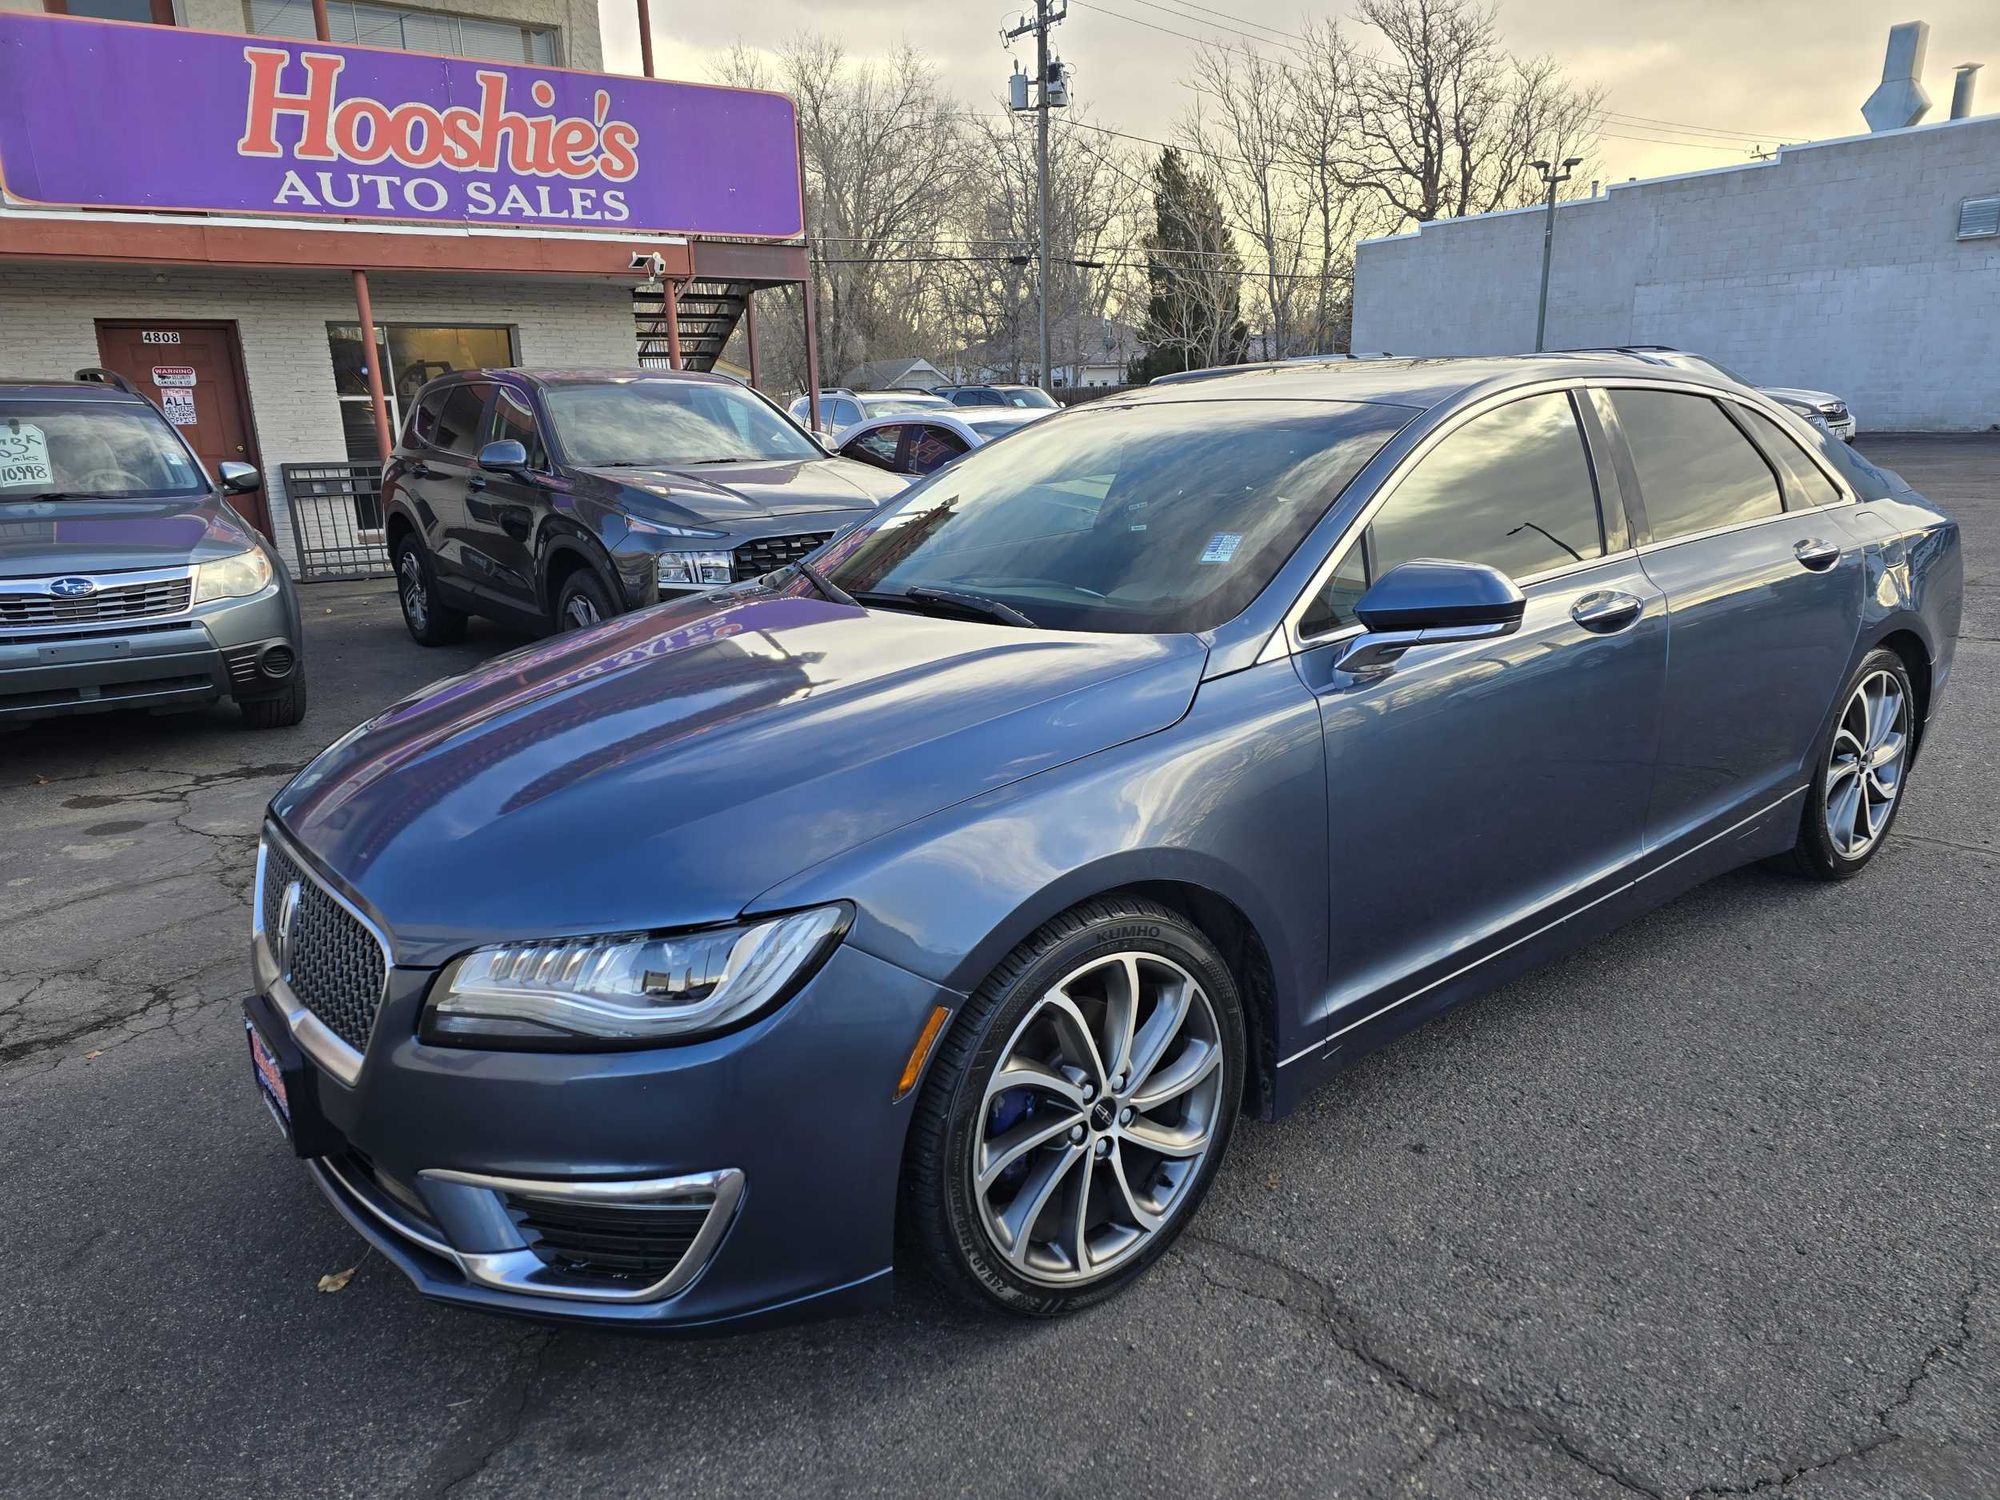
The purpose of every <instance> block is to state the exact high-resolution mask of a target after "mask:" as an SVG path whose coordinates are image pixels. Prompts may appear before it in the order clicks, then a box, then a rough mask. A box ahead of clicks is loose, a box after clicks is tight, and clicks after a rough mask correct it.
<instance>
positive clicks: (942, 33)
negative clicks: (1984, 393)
mask: <svg viewBox="0 0 2000 1500" xmlns="http://www.w3.org/2000/svg"><path fill="white" fill-rule="evenodd" d="M602 5H603V14H604V34H605V49H606V66H607V67H609V68H610V69H612V70H613V71H631V72H637V71H638V66H639V63H638V58H639V44H638V25H637V21H636V19H635V14H634V9H633V5H632V3H631V0H602ZM652 8H653V25H654V35H655V47H656V63H657V66H658V69H659V71H660V73H661V75H662V76H665V77H681V78H696V79H701V78H707V77H709V76H710V75H711V73H712V71H713V67H714V63H715V60H716V59H717V57H719V56H720V55H721V53H723V52H724V51H726V50H727V49H728V48H729V46H730V45H731V44H732V43H735V42H738V41H741V42H742V43H743V44H745V45H746V46H749V47H753V48H766V47H774V46H777V45H779V44H781V43H782V42H783V41H784V40H785V39H786V38H787V37H788V36H790V35H792V34H793V33H795V32H797V31H799V30H801V29H806V28H816V29H818V30H821V31H825V32H828V33H831V34H833V35H836V36H838V37H840V38H841V39H842V40H844V41H845V43H846V44H847V46H848V48H849V50H850V51H851V52H853V53H854V54H855V55H856V56H858V57H867V56H870V55H880V54H882V53H885V52H887V51H888V50H889V49H891V48H893V47H894V46H895V45H896V43H897V42H898V41H899V40H901V39H903V38H908V39H909V41H910V42H911V43H913V44H914V45H915V46H916V47H917V48H919V49H920V50H921V51H923V52H924V53H925V54H927V55H928V56H929V57H931V58H932V59H933V60H934V61H935V63H936V65H937V67H938V69H939V71H940V73H941V74H942V76H943V78H944V79H945V81H946V83H947V84H948V85H949V86H950V87H951V88H952V90H953V91H954V92H956V93H957V94H958V95H959V96H960V97H961V98H963V99H965V100H966V101H967V102H968V104H971V105H977V106H980V107H984V106H985V105H987V104H990V103H991V101H992V100H993V99H994V98H995V97H996V96H997V95H998V94H999V93H1000V92H1001V91H1002V90H1003V89H1004V87H1005V84H1006V78H1007V74H1008V72H1009V71H1010V70H1011V68H1012V62H1011V60H1010V58H1009V56H1008V54H1007V52H1006V51H1005V49H1004V48H1003V47H1002V45H1001V42H1000V40H999V33H1000V31H1001V29H1002V27H1003V26H1005V25H1006V24H1008V23H1009V22H1011V21H1012V20H1013V19H1014V18H1015V17H1016V16H1018V15H1019V14H1020V5H1019V3H1018V0H1017V3H1016V4H1015V5H1013V6H1011V7H1010V6H1008V5H1006V4H1004V3H1000V0H990V3H989V0H701V3H695V0H652ZM1350 8H1351V6H1350V5H1344V4H1302V3H1300V0H1204V3H1201V4H1197V3H1195V0H1103V3H1102V4H1099V3H1096V0H1089V3H1086V0H1070V11H1069V19H1068V20H1067V21H1065V22H1064V23H1063V24H1062V25H1061V26H1060V27H1058V28H1057V29H1056V31H1055V33H1054V35H1055V38H1056V44H1057V51H1058V53H1059V54H1060V55H1061V56H1062V57H1063V58H1064V59H1065V60H1066V61H1067V62H1068V63H1069V65H1070V68H1071V71H1072V76H1073V77H1074V79H1075V86H1074V87H1075V93H1076V96H1077V97H1078V98H1079V99H1081V100H1084V101H1086V102H1087V103H1088V104H1089V106H1090V111H1091V116H1092V118H1093V119H1094V120H1096V121H1097V122H1098V123H1099V124H1103V125H1110V126H1114V127H1116V128H1118V129H1121V130H1127V131H1131V132H1133V133H1134V134H1138V135H1145V136H1153V137H1161V136H1164V135H1165V134H1166V133H1167V132H1168V131H1170V130H1171V129H1172V127H1173V123H1174V121H1175V119H1176V118H1177V117H1178V115H1179V114H1180V112H1181V111H1182V110H1183V109H1184V108H1185V107H1186V105H1187V103H1188V101H1189V100H1190V99H1191V98H1192V95H1191V94H1190V93H1189V92H1188V90H1187V89H1186V87H1185V86H1184V85H1185V80H1186V79H1187V77H1188V75H1189V54H1190V53H1191V52H1192V51H1193V49H1194V47H1195V45H1196V42H1195V41H1193V40H1190V38H1199V39H1202V40H1209V41H1220V42H1231V43H1245V42H1247V40H1248V39H1247V37H1246V35H1245V33H1247V34H1248V35H1249V36H1254V37H1258V38H1260V39H1262V41H1261V42H1260V43H1250V45H1256V46H1259V49H1260V50H1263V51H1266V52H1267V53H1268V55H1270V56H1272V57H1274V58H1276V59H1278V60H1280V61H1282V60H1283V59H1284V57H1285V55H1286V52H1287V50H1288V49H1289V48H1291V47H1294V46H1296V42H1295V41H1292V40H1290V39H1289V38H1288V37H1287V35H1286V33H1296V32H1297V31H1298V29H1299V24H1300V21H1301V18H1302V17H1306V16H1315V17H1317V16H1329V15H1331V16H1340V15H1343V14H1345V13H1346V12H1347V11H1348V10H1349V9H1350ZM1917 19H1923V20H1928V21H1929V22H1930V23H1931V37H1930V51H1929V57H1928V60H1927V62H1926V65H1925V71H1924V83H1925V86H1926V88H1927V89H1928V90H1929V91H1930V95H1931V101H1932V105H1931V113H1930V115H1929V116H1928V118H1929V119H1932V120H1937V119H1943V118H1944V117H1945V114H1946V113H1947V111H1948V108H1949V106H1950V102H1951V84H1952V69H1953V66H1954V65H1955V64H1957V63H1960V62H1975V61H1983V62H1986V63H1988V64H1989V67H1988V69H1987V71H1986V73H1985V74H1983V75H1982V77H1981V81H1982V83H1983V84H1984V85H1985V87H1984V89H1983V91H1982V95H1983V97H1982V105H1983V108H1982V109H1981V111H1980V112H1981V113H1991V112H1993V111H1995V110H2000V4H1996V3H1995V0H1921V4H1917V3H1914V0H1912V3H1902V4H1895V5H1885V4H1881V3H1877V0H1503V4H1502V11H1501V25H1502V29H1503V32H1504V34H1505V36H1506V38H1507V40H1508V43H1509V44H1510V45H1511V46H1512V47H1513V48H1514V49H1515V50H1517V51H1520V52H1523V53H1542V52H1547V53H1552V54H1553V55H1554V56H1555V57H1556V58H1557V59H1558V60H1560V61H1561V63H1562V64H1563V66H1564V67H1565V68H1566V69H1567V70H1568V71H1569V73H1570V75H1571V76H1572V77H1574V78H1575V79H1577V80H1579V81H1581V82H1590V83H1598V84H1602V85H1603V86H1604V87H1605V89H1606V90H1607V98H1606V103H1605V109H1606V112H1607V113H1606V118H1605V120H1604V121H1603V130H1604V132H1605V133H1604V136H1603V139H1602V142H1601V146H1600V162H1601V167H1602V170H1603V173H1604V176H1605V177H1606V179H1607V180H1613V181H1615V180H1619V179H1623V178H1626V177H1635V176H1636V177H1650V176H1656V175H1659V174H1662V173H1667V172H1685V171H1693V170H1697V169H1699V168H1703V167H1715V166H1726V165H1728V164H1730V163H1732V162H1740V161H1744V160H1746V159H1748V155H1749V152H1750V151H1751V150H1752V149H1753V148H1754V147H1757V146H1763V147H1766V148H1768V147H1770V146H1771V145H1773V144H1775V143H1777V142H1779V141H1797V140H1813V139H1823V138H1825V137H1828V136H1837V135H1848V134H1853V133H1855V132H1857V131H1860V130H1863V129H1865V128H1866V127H1865V126H1864V125H1863V123H1862V120H1861V115H1860V109H1861V102H1862V100H1864V99H1865V98H1867V96H1868V93H1869V91H1870V90H1871V89H1872V88H1874V86H1875V84H1876V82H1877V81H1878V80H1879V78H1880V76H1881V69H1882V52H1883V47H1884V44H1885V42H1886V40H1887V36H1888V30H1889V27H1890V26H1891V25H1893V24H1895V23H1896V22H1899V21H1908V20H1917ZM1361 35H1363V36H1364V38H1365V37H1366V36H1367V35H1369V34H1368V33H1366V32H1363V33H1361ZM1017 46H1018V48H1019V53H1018V55H1019V56H1020V57H1021V59H1022V61H1023V62H1024V63H1026V64H1028V65H1030V66H1032V63H1033V45H1032V42H1031V41H1024V42H1022V43H1019V44H1017Z"/></svg>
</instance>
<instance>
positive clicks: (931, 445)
mask: <svg viewBox="0 0 2000 1500" xmlns="http://www.w3.org/2000/svg"><path fill="white" fill-rule="evenodd" d="M1049 415H1050V412H1049V411H1048V410H1047V409H1044V408H1040V407H1011V406H1007V407H998V406H996V407H976V406H975V407H960V408H956V409H954V408H953V407H952V406H951V405H950V404H949V403H947V404H946V405H945V408H944V410H943V411H930V410H923V411H914V412H899V413H891V414H889V415H886V416H880V417H871V418H869V419H868V420H867V421H866V422H863V423H861V424H860V425H859V426H857V427H853V428H850V429H849V430H848V431H846V432H845V433H842V434H841V438H840V456H841V457H842V458H857V459H859V460H861V462H862V463H864V464H873V465H875V467H876V468H878V469H887V470H888V471H889V472H890V473H892V474H911V475H922V474H928V473H930V472H931V471H932V470H933V469H942V468H943V467H944V466H945V465H946V464H948V463H950V462H951V461H952V460H953V459H955V458H957V457H958V456H959V455H961V454H964V453H969V452H971V451H972V450H973V449H974V448H977V447H980V446H981V445H982V444H985V443H990V442H992V441H993V440H994V439H995V438H1003V437H1005V436H1006V435H1007V434H1008V433H1010V432H1014V431H1016V430H1018V429H1020V428H1022V427H1026V426H1027V425H1028V424H1029V423H1031V422H1039V421H1041V420H1042V419H1043V418H1044V417H1047V416H1049Z"/></svg>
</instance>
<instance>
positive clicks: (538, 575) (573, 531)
mask: <svg viewBox="0 0 2000 1500" xmlns="http://www.w3.org/2000/svg"><path fill="white" fill-rule="evenodd" d="M564 557H577V558H581V559H582V560H583V563H584V565H585V566H586V567H588V568H589V569H590V570H591V571H592V572H593V573H595V574H596V575H597V577H598V581H599V582H601V583H602V584H603V585H604V586H605V587H606V588H608V589H610V590H611V596H612V598H613V599H615V600H617V601H619V602H620V603H621V604H623V605H624V607H625V608H627V609H638V608H641V607H642V606H644V605H648V604H652V603H654V602H655V599H654V592H653V589H652V588H651V587H650V586H642V584H641V583H640V582H639V581H638V580H637V579H635V578H630V577H627V576H626V573H625V571H624V570H622V569H620V568H619V566H618V564H617V562H616V561H615V560H614V559H613V558H612V556H611V554H610V553H609V552H608V551H606V550H605V547H604V544H603V543H602V542H600V541H599V540H598V539H597V538H596V537H594V536H592V535H591V534H590V533H589V532H588V531H586V530H585V529H584V528H583V527H581V526H578V525H574V524H564V523H563V522H562V521H560V520H551V521H550V522H549V523H548V524H547V526H546V527H544V529H543V531H542V535H541V538H540V540H539V542H538V544H537V545H536V548H535V591H536V594H537V596H538V597H539V598H540V600H541V606H542V612H543V613H544V614H547V613H550V612H551V611H553V610H554V608H555V599H554V598H553V597H552V594H553V590H551V589H550V587H549V578H550V575H551V574H552V573H553V572H554V571H555V565H556V563H557V562H558V561H559V560H561V559H562V558H564ZM647 583H650V580H648V581H647Z"/></svg>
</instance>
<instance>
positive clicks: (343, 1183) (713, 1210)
mask: <svg viewBox="0 0 2000 1500" xmlns="http://www.w3.org/2000/svg"><path fill="white" fill-rule="evenodd" d="M307 1165H308V1166H309V1167H311V1169H312V1171H313V1173H314V1175H315V1177H316V1178H317V1179H318V1180H319V1183H320V1188H321V1191H323V1192H326V1193H328V1194H329V1196H335V1195H337V1196H338V1197H340V1198H344V1199H346V1200H347V1201H348V1202H351V1203H353V1204H354V1205H356V1206H357V1207H358V1208H360V1209H361V1211H362V1212H364V1213H366V1214H367V1215H368V1216H369V1217H371V1218H372V1219H374V1220H375V1221H376V1222H377V1223H378V1224H380V1225H381V1226H382V1227H383V1228H385V1229H387V1230H388V1231H390V1232H391V1233H392V1234H395V1235H397V1236H399V1237H400V1238H402V1239H404V1240H407V1241H409V1242H410V1243H411V1244H413V1245H415V1246H417V1247H418V1248H419V1249H422V1250H426V1251H428V1252H429V1253H430V1254H432V1255H435V1256H437V1257H439V1258H440V1259H442V1260H446V1261H449V1262H450V1263H451V1264H452V1265H454V1266H456V1267H457V1268H458V1270H459V1273H460V1274H461V1275H463V1276H464V1277H465V1279H466V1280H467V1281H469V1282H471V1283H472V1284H473V1285H475V1286H481V1287H486V1288H488V1289H490V1290H492V1291H496V1292H511V1293H514V1294H516V1295H518V1296H527V1297H557V1298H562V1299H564V1300H567V1301H573V1302H610V1303H638V1302H664V1301H665V1300H666V1299H667V1298H669V1297H673V1296H677V1295H678V1294H680V1293H681V1292H684V1291H686V1290H687V1289H688V1288H689V1287H690V1286H692V1285H693V1284H694V1282H695V1280H696V1278H698V1277H699V1276H700V1275H701V1273H702V1272H703V1271H705V1270H707V1269H708V1265H709V1262H710V1261H711V1260H713V1259H714V1258H715V1252H716V1250H717V1248H718V1247H719V1246H720V1245H721V1243H722V1239H723V1236H724V1235H726V1234H727V1233H728V1232H729V1226H730V1225H731V1224H733V1223H734V1222H735V1220H736V1211H737V1209H738V1207H739V1206H740V1205H741V1203H742V1201H743V1187H744V1176H743V1173H742V1172H740V1171H738V1170H737V1169H736V1168H734V1167H726V1168H723V1169H721V1170H718V1171H714V1172H697V1173H692V1174H689V1175H687V1176H682V1177H651V1178H641V1179H635V1180H627V1181H623V1182H574V1181H565V1180H561V1179H554V1178H540V1177H490V1176H485V1175H483V1174H480V1173H476V1172H454V1171H447V1170H443V1169H433V1170H425V1171H420V1172H418V1173H417V1182H418V1194H419V1196H420V1197H422V1198H423V1199H424V1201H425V1202H426V1203H427V1204H430V1205H431V1206H432V1207H433V1209H434V1211H436V1212H437V1213H438V1215H439V1217H440V1218H449V1219H450V1220H452V1221H453V1223H455V1224H458V1225H471V1226H474V1227H473V1228H472V1230H471V1231H470V1234H467V1233H466V1232H464V1231H462V1232H461V1235H460V1237H461V1238H468V1237H474V1236H476V1237H477V1238H479V1239H480V1240H482V1241H486V1242H490V1243H488V1244H486V1245H485V1247H484V1248H480V1249H461V1248H460V1247H459V1246H457V1245H455V1244H452V1243H450V1242H448V1241H447V1239H446V1238H445V1234H446V1231H445V1230H444V1229H443V1228H442V1227H440V1226H439V1225H436V1224H429V1225H426V1224H421V1223H419V1222H417V1221H416V1219H415V1218H414V1216H412V1215H411V1214H410V1213H409V1212H408V1211H407V1210H406V1209H404V1208H403V1207H402V1205H400V1204H398V1203H396V1202H395V1201H394V1200H393V1199H391V1198H389V1197H388V1196H387V1195H386V1194H384V1193H381V1192H378V1191H376V1190H375V1189H374V1188H372V1187H371V1186H369V1185H368V1184H366V1183H362V1182H357V1181H356V1180H355V1179H354V1178H353V1177H351V1176H350V1175H349V1174H348V1173H346V1172H345V1171H343V1170H342V1169H341V1167H340V1165H339V1164H338V1163H336V1162H335V1161H333V1160H332V1159H331V1158H327V1157H321V1158H318V1159H316V1160H313V1161H311V1162H308V1163H307ZM503 1194H505V1195H508V1196H512V1197H516V1198H545V1199H552V1200H557V1201H563V1202H570V1203H601V1204H607V1205H614V1206H615V1205H623V1206H626V1207H632V1206H636V1205H650V1204H665V1203H675V1202H679V1201H682V1200H685V1199H690V1198H692V1199H707V1200H709V1210H708V1215H707V1217H706V1218H704V1219H703V1220H702V1225H701V1229H700V1230H699V1231H698V1232H697V1233H696V1235H695V1237H694V1240H693V1242H692V1243H690V1244H689V1246H688V1248H687V1250H686V1251H685V1252H684V1253H683V1254H682V1256H681V1258H680V1260H679V1261H677V1262H676V1263H675V1265H674V1268H673V1269H672V1270H671V1271H669V1272H668V1273H667V1274H666V1275H665V1276H664V1277H662V1278H661V1279H660V1280H658V1281H655V1282H653V1283H651V1284H649V1285H646V1286H640V1287H607V1286H604V1285H602V1284H601V1283H595V1282H591V1281H588V1280H585V1279H582V1278H578V1277H574V1276H569V1275H566V1274H565V1273H563V1272H562V1271H560V1270H558V1269H556V1268H554V1267H552V1266H550V1265H548V1264H547V1263H546V1262H544V1261H543V1260H542V1258H541V1257H540V1256H538V1255H536V1254H535V1252H534V1251H533V1250H532V1249H530V1248H529V1246H528V1242H527V1240H526V1238H525V1237H523V1235H522V1234H521V1232H520V1230H519V1228H517V1227H516V1225H515V1224H514V1221H513V1218H512V1216H511V1215H509V1214H508V1212H507V1208H506V1205H505V1203H504V1201H503V1199H502V1195H503Z"/></svg>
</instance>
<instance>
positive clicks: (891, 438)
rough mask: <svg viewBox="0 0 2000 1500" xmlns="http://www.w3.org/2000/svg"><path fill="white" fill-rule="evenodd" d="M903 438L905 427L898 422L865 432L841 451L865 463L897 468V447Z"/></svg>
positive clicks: (892, 468)
mask: <svg viewBox="0 0 2000 1500" xmlns="http://www.w3.org/2000/svg"><path fill="white" fill-rule="evenodd" d="M902 440H903V429H902V427H901V426H900V425H898V424H891V425H890V426H887V427H877V428H876V429H875V430H874V431H873V432H864V433H862V434H861V436H860V437H858V438H855V439H854V440H853V441H852V442H850V443H848V444H847V445H846V446H845V447H843V448H842V449H841V450H840V451H841V453H842V454H843V455H844V456H846V457H848V458H858V459H860V460H861V461H862V462H863V463H869V464H874V465H875V466H876V467H877V468H882V469H888V470H891V471H892V472H893V471H894V470H895V468H896V447H897V444H899V443H900V442H902Z"/></svg>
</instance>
